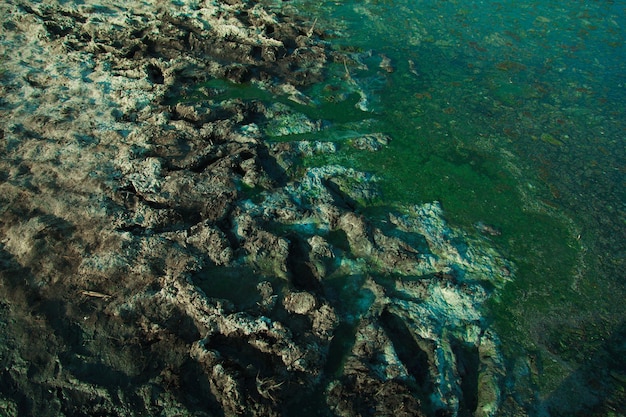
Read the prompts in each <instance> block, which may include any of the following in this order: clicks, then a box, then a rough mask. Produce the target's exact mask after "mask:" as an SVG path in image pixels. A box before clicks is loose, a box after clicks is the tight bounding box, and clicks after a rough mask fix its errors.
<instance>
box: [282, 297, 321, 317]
mask: <svg viewBox="0 0 626 417" xmlns="http://www.w3.org/2000/svg"><path fill="white" fill-rule="evenodd" d="M283 304H284V305H285V309H286V310H287V311H289V312H290V313H295V314H303V315H304V314H307V313H309V312H310V311H312V310H313V309H315V307H316V306H317V301H316V300H315V297H314V296H313V294H310V293H308V292H292V293H289V294H288V295H287V296H286V297H285V300H284V301H283Z"/></svg>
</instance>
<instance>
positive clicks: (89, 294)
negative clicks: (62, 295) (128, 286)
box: [81, 290, 111, 300]
mask: <svg viewBox="0 0 626 417" xmlns="http://www.w3.org/2000/svg"><path fill="white" fill-rule="evenodd" d="M81 294H82V295H86V296H87V297H94V298H102V299H103V300H108V299H109V298H111V296H110V295H108V294H103V293H101V292H97V291H89V290H83V291H81Z"/></svg>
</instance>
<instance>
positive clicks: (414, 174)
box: [296, 0, 626, 415]
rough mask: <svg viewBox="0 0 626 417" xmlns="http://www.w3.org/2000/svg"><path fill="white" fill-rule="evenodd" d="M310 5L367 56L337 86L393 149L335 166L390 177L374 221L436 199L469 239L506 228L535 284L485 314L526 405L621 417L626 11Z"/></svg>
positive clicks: (351, 156) (587, 6)
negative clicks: (348, 84) (346, 83)
mask: <svg viewBox="0 0 626 417" xmlns="http://www.w3.org/2000/svg"><path fill="white" fill-rule="evenodd" d="M296 3H297V6H298V8H300V9H301V10H306V12H307V13H308V14H309V16H310V18H311V21H314V20H315V19H317V20H318V22H317V24H319V25H320V26H322V27H324V28H326V29H329V30H330V31H331V33H334V34H335V36H334V37H332V38H331V39H329V42H331V44H332V45H333V47H334V48H336V49H339V50H348V51H356V52H358V53H359V54H360V58H359V61H360V62H351V63H344V64H343V65H342V64H341V63H338V64H336V67H335V71H336V72H335V74H334V77H335V79H336V83H337V84H338V85H339V84H340V83H341V80H342V79H345V78H346V74H349V76H350V77H351V78H352V79H353V80H354V82H355V83H356V84H358V85H359V86H360V87H361V88H362V89H363V90H364V91H366V92H367V93H368V104H369V109H368V110H369V112H361V113H363V114H362V116H361V118H362V119H363V120H367V119H374V120H375V122H371V123H370V125H371V126H372V129H375V130H376V131H382V132H384V133H386V134H388V135H390V136H391V137H392V138H393V141H392V142H391V144H390V146H389V147H388V148H387V149H385V150H383V151H381V152H379V153H376V154H375V155H373V156H372V154H371V153H367V152H362V153H359V152H357V151H354V150H347V149H346V150H344V151H343V152H341V153H340V154H339V155H335V156H333V157H332V158H333V159H334V161H333V162H336V161H339V162H341V163H343V164H347V165H351V166H354V167H357V168H359V169H363V170H366V171H369V172H373V173H375V174H376V175H377V176H379V177H380V178H382V183H381V185H382V189H383V193H384V194H383V195H384V197H383V199H382V201H377V202H375V203H372V204H371V205H370V206H369V207H366V208H364V210H369V211H370V212H371V213H373V214H376V213H378V212H385V211H386V210H387V208H389V207H397V206H401V205H403V204H413V203H421V202H428V201H433V200H438V201H441V203H442V205H443V207H444V209H445V211H446V214H447V216H448V218H449V220H450V221H451V222H452V223H453V224H455V225H456V226H459V227H462V228H465V229H466V230H472V225H473V224H475V223H476V222H479V221H484V222H486V223H488V224H491V225H494V226H495V227H497V228H498V229H499V230H500V231H501V232H502V233H501V235H500V236H494V237H493V238H492V242H493V244H494V245H495V246H497V247H498V248H499V249H500V250H502V251H503V252H504V253H506V254H507V255H508V256H509V257H510V258H511V259H512V260H513V261H514V262H515V263H516V265H517V266H518V268H519V271H518V274H517V277H516V280H515V281H514V282H512V283H511V284H509V285H508V286H507V287H506V288H505V289H504V291H503V292H502V293H501V294H500V296H499V297H498V298H497V299H494V300H493V302H491V303H490V305H489V311H486V312H485V314H487V315H488V316H489V317H491V319H492V320H493V321H494V324H495V327H496V328H497V329H498V332H499V334H500V336H501V338H502V341H503V350H504V351H505V353H506V355H507V359H508V362H509V371H510V376H509V380H510V386H511V388H510V390H511V391H512V392H513V394H516V395H519V397H525V398H522V399H521V400H519V402H520V403H524V402H525V401H526V402H527V403H528V404H529V405H528V408H529V409H532V410H534V411H533V412H534V413H535V414H537V415H542V414H545V413H548V412H550V410H552V413H554V414H555V415H574V414H576V413H580V412H581V411H580V409H581V407H582V405H581V404H582V403H585V406H586V407H587V408H586V410H587V411H585V412H586V413H596V415H610V413H612V412H613V411H612V410H615V409H616V408H618V407H617V404H621V402H623V401H624V398H626V395H625V393H624V392H625V388H624V385H625V384H624V381H625V378H624V375H626V364H624V361H623V359H617V358H616V356H618V357H619V356H623V355H621V353H625V352H626V349H624V334H625V331H624V326H625V318H626V309H625V307H624V303H623V300H624V298H625V297H624V296H625V295H626V287H625V285H626V284H625V280H624V279H625V278H626V275H625V273H624V271H625V270H626V207H625V206H626V187H625V186H626V146H625V136H626V114H625V110H624V107H625V106H624V104H625V103H626V59H625V58H626V47H625V45H624V40H625V33H626V32H625V30H624V28H625V27H626V2H623V1H612V2H608V1H607V2H604V1H594V2H581V1H563V2H552V1H549V2H536V1H532V2H531V1H526V2H518V1H515V2H514V1H481V2H475V1H467V0H458V1H419V0H399V1H391V0H388V1H384V0H380V1H346V2H309V1H298V2H296ZM387 60H388V61H387ZM387 62H389V63H390V64H387ZM332 76H333V74H331V79H332ZM331 84H332V82H331ZM326 90H328V88H327V87H326ZM331 90H332V89H331ZM309 94H311V95H312V96H316V97H318V99H320V100H321V101H322V102H324V101H326V102H332V101H333V97H332V96H330V95H329V94H328V93H327V92H325V91H324V90H320V89H319V88H318V89H317V90H316V89H313V90H312V91H310V92H309ZM335 117H337V116H335ZM353 117H355V116H354V115H353ZM356 118H357V119H358V116H356ZM330 139H332V138H330ZM325 162H328V160H327V159H311V160H309V161H308V162H307V163H309V164H317V163H319V164H321V163H325ZM616 349H617V350H616ZM521 358H526V359H525V360H526V361H527V362H526V363H528V362H532V363H534V364H535V365H533V366H536V369H532V370H531V371H530V372H528V367H527V366H526V367H524V366H521V365H520V363H522V362H523V361H522V359H521ZM528 358H531V359H530V360H528ZM533 366H530V368H533ZM521 368H523V369H524V371H522V370H520V369H521ZM594 384H595V385H594ZM594 386H595V387H596V388H594ZM594 389H595V390H596V391H594ZM526 391H528V392H526ZM583 391H584V392H583ZM590 393H591V394H590ZM551 401H552V402H560V403H562V404H560V405H559V407H560V408H558V410H557V411H554V410H555V409H554V406H553V405H551V403H550V402H551ZM505 408H506V407H505ZM532 410H531V411H532ZM590 410H591V411H590ZM616 412H617V411H616ZM580 415H582V414H580ZM585 415H587V414H585Z"/></svg>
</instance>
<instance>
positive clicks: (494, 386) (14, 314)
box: [0, 0, 514, 417]
mask: <svg viewBox="0 0 626 417" xmlns="http://www.w3.org/2000/svg"><path fill="white" fill-rule="evenodd" d="M287 10H290V9H289V8H284V10H283V12H280V13H277V12H275V11H273V9H269V8H265V7H264V6H262V5H260V4H258V3H256V2H249V1H244V0H233V1H229V2H200V3H198V2H196V1H187V0H183V1H179V2H177V4H176V7H170V6H168V5H166V4H161V3H159V4H158V5H155V4H153V3H151V2H130V3H128V4H124V6H120V5H119V4H117V3H115V2H112V1H109V0H105V1H98V2H95V1H91V0H87V1H82V2H73V1H64V2H55V1H49V2H45V3H33V2H26V1H22V0H17V1H13V2H10V3H7V2H5V3H3V4H1V5H0V21H1V23H2V24H1V25H0V31H1V33H2V37H1V38H2V42H0V48H2V50H3V51H7V50H10V51H19V53H17V52H16V53H11V54H8V53H2V54H1V55H2V73H1V75H0V76H1V77H2V86H1V88H2V100H1V102H0V121H1V122H2V123H0V125H2V126H3V127H2V129H1V130H0V139H1V141H0V155H1V156H2V158H0V178H1V180H2V181H0V207H1V209H0V211H1V213H2V216H1V217H0V264H1V265H2V268H0V312H1V313H2V314H1V316H2V318H0V326H1V327H2V332H1V333H2V335H1V336H0V338H1V339H2V340H1V342H2V343H0V358H1V359H2V363H3V364H4V365H3V366H4V367H3V371H2V372H3V374H2V384H0V413H2V412H4V413H5V414H8V415H15V414H16V413H17V414H18V415H38V416H44V417H46V416H54V417H58V416H70V415H79V414H81V415H82V414H103V415H104V414H106V415H111V416H133V415H137V416H138V415H243V414H246V415H250V416H278V415H284V411H285V409H288V408H289V407H294V406H295V405H298V404H300V403H301V402H303V401H309V400H310V398H313V397H314V396H318V397H320V396H321V397H323V398H322V399H321V401H319V403H318V404H316V406H317V407H320V408H321V411H320V412H321V413H326V414H328V415H349V416H352V415H354V416H356V415H387V414H391V413H393V414H399V415H402V413H404V415H412V416H418V415H429V414H432V413H443V414H451V415H454V414H461V413H465V414H468V413H472V412H474V411H476V413H480V415H495V413H497V410H498V406H499V401H500V396H499V389H500V386H501V381H500V377H501V367H502V363H501V360H500V357H499V352H498V345H497V337H496V335H495V334H493V331H492V329H491V328H490V327H489V324H488V323H487V322H486V321H485V320H484V319H483V317H482V316H481V314H480V312H481V306H482V305H483V304H484V302H485V301H486V300H487V299H488V297H489V296H490V294H491V293H492V291H495V290H497V288H499V287H500V286H501V285H502V284H503V283H504V282H505V281H506V280H508V279H511V278H512V276H511V274H512V273H513V272H514V269H513V268H512V266H511V265H509V264H508V262H506V260H505V259H503V258H502V257H501V256H500V255H499V254H498V253H497V252H496V251H495V250H493V249H491V248H490V247H489V246H488V245H487V244H486V243H485V241H483V240H480V238H471V237H470V236H467V235H465V234H464V233H463V232H462V231H459V230H455V229H454V228H452V227H450V226H449V225H448V224H447V223H446V222H445V219H444V214H443V211H442V210H441V207H440V206H439V205H438V204H436V203H432V204H424V205H420V206H415V207H403V208H399V210H398V212H394V213H389V215H388V217H387V218H386V219H383V220H381V219H373V218H370V217H368V216H367V215H365V214H364V211H363V210H362V208H363V207H364V206H365V205H369V204H374V203H376V201H378V200H379V199H380V193H379V191H378V188H377V186H376V178H375V177H374V176H372V175H370V174H368V173H364V172H360V171H358V170H355V169H353V168H350V167H344V166H340V165H337V164H333V165H325V166H315V167H301V164H300V161H301V158H302V157H305V156H313V155H317V154H328V155H331V154H333V153H335V152H336V151H337V149H338V148H339V146H340V145H338V144H337V143H332V142H329V141H323V140H319V141H317V140H316V141H297V142H291V143H274V144H268V143H266V142H265V139H267V138H268V136H280V137H283V138H285V137H286V136H288V135H297V134H303V133H319V132H321V131H323V130H324V129H325V128H326V126H327V125H326V123H325V122H323V121H321V120H313V119H312V118H311V117H309V116H306V115H305V114H304V113H302V112H299V111H295V110H294V108H296V107H295V106H294V107H293V108H292V107H289V106H287V105H284V104H281V103H283V102H286V101H287V100H291V101H297V102H299V103H300V105H301V106H309V105H312V101H311V100H310V99H308V98H307V97H306V96H304V95H303V94H302V93H301V92H300V91H299V90H298V86H302V85H306V84H311V83H315V82H316V81H318V80H319V79H320V78H321V77H322V74H323V69H324V65H325V63H326V62H327V55H329V54H330V53H331V52H329V51H327V47H328V46H327V44H325V43H324V42H322V41H320V37H322V36H323V30H321V29H318V28H317V27H315V25H314V24H313V22H307V21H304V20H302V19H300V18H297V17H295V16H292V15H291V14H290V12H289V13H288V12H287ZM332 54H333V56H334V59H335V60H337V62H342V61H343V59H342V58H343V57H342V56H341V53H340V52H337V51H335V52H332ZM382 59H383V62H385V58H384V57H383V58H382ZM389 67H390V66H389V63H387V62H385V64H384V66H383V69H388V68H389ZM209 80H213V81H215V80H229V81H231V82H234V83H250V84H252V85H254V86H255V87H254V88H256V89H258V90H259V91H256V92H254V94H256V95H253V96H252V97H245V96H244V95H238V94H237V93H238V92H241V91H243V90H237V88H238V86H237V85H230V84H229V83H228V82H225V81H220V82H222V83H223V85H222V84H219V83H218V85H220V87H219V88H218V90H219V91H217V90H216V91H213V90H211V88H212V87H211V85H213V84H211V83H207V82H208V81H209ZM198 83H204V84H202V86H201V87H197V84H198ZM353 89H354V91H356V92H357V93H358V94H359V97H361V101H360V102H359V103H357V105H358V106H360V107H362V108H366V106H367V104H368V103H367V100H368V96H367V95H366V94H365V92H364V91H363V89H362V88H361V87H359V86H358V85H357V84H356V83H355V84H354V85H353ZM202 91H204V92H205V93H204V94H203V95H200V96H198V95H196V93H197V92H202ZM246 91H247V90H246ZM271 94H274V95H278V97H277V98H278V100H276V101H275V102H276V103H278V104H273V105H271V104H267V103H263V102H262V100H261V99H259V98H258V97H265V96H271ZM363 126H365V125H363ZM363 126H361V127H363ZM344 139H345V138H344ZM388 140H389V138H388V137H387V136H385V135H384V134H382V133H371V134H368V133H363V134H360V133H359V134H358V135H356V136H354V135H353V138H352V139H351V140H348V142H349V143H352V145H353V146H356V147H357V148H359V149H367V150H377V149H380V147H381V146H384V145H386V144H387V142H388ZM470 380H476V381H478V385H477V387H471V386H469V385H470V384H469V382H468V381H470ZM316 398H317V397H316ZM474 406H475V410H473V409H471V408H472V407H474Z"/></svg>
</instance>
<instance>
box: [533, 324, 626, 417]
mask: <svg viewBox="0 0 626 417" xmlns="http://www.w3.org/2000/svg"><path fill="white" fill-rule="evenodd" d="M624 404H626V322H622V323H621V325H620V326H619V327H618V328H617V329H616V330H615V331H614V332H613V334H612V336H611V337H610V338H609V339H607V340H606V341H605V343H604V344H603V345H602V346H601V347H600V348H599V349H598V350H597V351H596V352H595V353H594V354H593V356H591V357H590V358H589V359H588V361H587V362H586V363H584V364H582V365H581V366H580V367H579V368H578V369H577V370H575V371H574V372H572V373H571V374H570V375H569V376H568V377H567V378H566V379H565V380H564V381H563V382H562V383H561V384H560V385H559V387H558V388H557V389H555V390H554V391H553V392H552V393H550V394H549V395H548V396H547V397H546V398H545V399H544V400H543V401H542V402H541V403H540V404H539V407H538V412H537V415H539V416H541V417H548V416H549V417H583V416H584V417H592V416H598V417H599V416H617V415H623V414H620V413H623V412H624V408H623V407H624Z"/></svg>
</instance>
